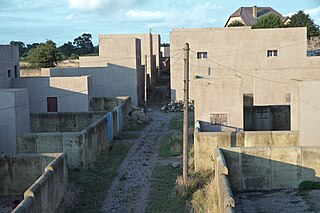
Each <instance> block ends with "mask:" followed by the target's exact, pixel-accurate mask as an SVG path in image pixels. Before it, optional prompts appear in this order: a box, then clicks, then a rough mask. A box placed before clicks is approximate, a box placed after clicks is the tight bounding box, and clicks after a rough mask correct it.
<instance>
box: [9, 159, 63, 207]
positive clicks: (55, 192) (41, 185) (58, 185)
mask: <svg viewBox="0 0 320 213" xmlns="http://www.w3.org/2000/svg"><path fill="white" fill-rule="evenodd" d="M51 155H52V156H54V157H55V158H54V159H53V161H51V162H50V163H49V165H48V166H46V167H45V170H44V173H43V174H42V175H41V176H40V177H39V178H38V179H37V180H36V181H35V182H34V183H33V184H32V185H31V186H30V187H29V188H28V189H27V190H26V191H25V192H24V199H23V201H22V202H21V203H20V204H19V205H18V206H17V207H16V208H15V210H14V211H13V212H16V213H17V212H36V213H38V212H39V213H40V212H55V210H56V209H57V208H58V206H59V205H60V203H61V202H62V200H63V198H64V195H65V192H66V190H67V187H68V169H67V161H66V154H63V153H61V154H51ZM21 179H23V178H21Z"/></svg>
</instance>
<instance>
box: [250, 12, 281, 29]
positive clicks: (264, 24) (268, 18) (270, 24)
mask: <svg viewBox="0 0 320 213" xmlns="http://www.w3.org/2000/svg"><path fill="white" fill-rule="evenodd" d="M280 27H284V24H283V23H282V21H281V19H280V17H279V16H277V15H275V14H272V13H271V14H268V15H265V16H262V17H261V18H259V19H258V20H257V23H256V24H254V25H253V26H252V28H254V29H257V28H280Z"/></svg>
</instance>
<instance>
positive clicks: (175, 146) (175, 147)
mask: <svg viewBox="0 0 320 213" xmlns="http://www.w3.org/2000/svg"><path fill="white" fill-rule="evenodd" d="M181 155H182V135H181V133H180V134H179V133H178V132H177V133H176V134H174V135H166V136H165V137H164V138H163V139H162V142H161V146H160V151H159V157H176V156H181Z"/></svg>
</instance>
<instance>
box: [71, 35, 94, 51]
mask: <svg viewBox="0 0 320 213" xmlns="http://www.w3.org/2000/svg"><path fill="white" fill-rule="evenodd" d="M91 38H92V36H91V34H89V33H84V34H82V35H81V36H79V37H78V38H75V39H74V41H73V44H74V45H75V48H76V53H77V54H78V55H87V54H91V53H94V47H93V44H92V41H91Z"/></svg>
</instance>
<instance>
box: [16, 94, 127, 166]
mask: <svg viewBox="0 0 320 213" xmlns="http://www.w3.org/2000/svg"><path fill="white" fill-rule="evenodd" d="M130 109H131V103H130V99H128V98H126V99H125V100H124V102H122V103H121V104H120V106H117V107H115V108H114V110H113V111H112V112H108V113H107V114H105V115H103V116H102V117H100V119H98V120H97V121H95V122H94V123H92V124H90V125H88V126H87V127H85V128H83V130H82V131H77V132H46V133H27V134H20V135H19V136H18V139H17V150H18V153H48V152H64V153H66V154H67V156H68V166H69V168H88V167H89V166H90V165H91V164H92V163H93V162H95V160H96V157H97V156H98V154H99V152H100V151H101V150H103V149H105V148H106V147H108V144H110V143H111V140H112V139H113V137H114V136H115V135H117V134H119V133H120V132H121V131H122V129H123V128H124V127H125V125H126V119H127V116H128V114H129V111H130ZM47 114H49V117H50V114H51V113H47ZM54 114H56V115H55V116H53V119H54V122H57V124H58V121H59V119H64V117H63V116H61V117H59V114H60V113H54ZM71 114H72V115H69V117H68V115H67V116H66V117H67V119H66V120H65V125H67V124H66V123H68V122H69V123H71V124H70V125H72V124H76V123H77V120H80V122H82V123H81V124H80V125H84V124H85V123H86V121H85V120H84V119H83V117H84V116H82V114H80V115H78V114H77V113H71ZM89 115H90V116H92V115H94V116H95V115H96V114H89ZM45 116H46V115H44V117H45ZM77 116H78V117H77ZM69 118H71V119H69ZM68 119H69V120H68ZM91 119H92V118H91ZM44 120H46V121H48V122H50V120H49V119H48V118H47V117H45V119H44ZM39 123H42V122H39ZM39 123H37V125H39ZM80 125H79V124H78V126H80ZM53 126H54V125H50V126H49V127H50V128H53ZM49 127H43V128H42V130H48V129H49ZM63 127H64V126H62V125H57V126H55V128H61V129H62V128H63ZM39 128H40V127H39ZM77 128H79V127H77ZM61 129H60V130H61Z"/></svg>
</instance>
